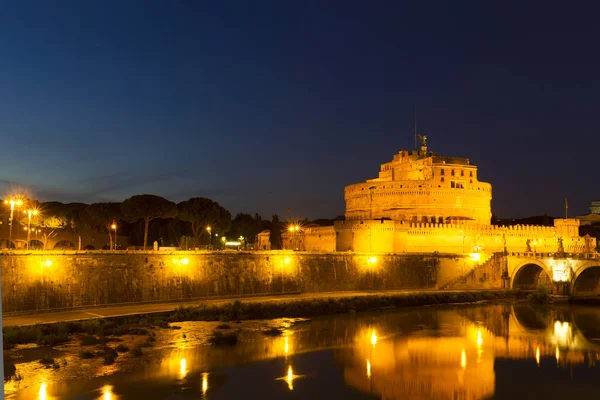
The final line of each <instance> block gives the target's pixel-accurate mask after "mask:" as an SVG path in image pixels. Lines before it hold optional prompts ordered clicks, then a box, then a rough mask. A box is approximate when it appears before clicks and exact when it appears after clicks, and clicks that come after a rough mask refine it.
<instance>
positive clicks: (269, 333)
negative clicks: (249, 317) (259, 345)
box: [262, 326, 283, 336]
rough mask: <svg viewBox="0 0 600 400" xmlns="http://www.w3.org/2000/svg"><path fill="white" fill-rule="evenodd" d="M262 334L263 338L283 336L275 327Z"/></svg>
mask: <svg viewBox="0 0 600 400" xmlns="http://www.w3.org/2000/svg"><path fill="white" fill-rule="evenodd" d="M262 333H263V335H265V336H280V335H282V334H283V331H282V330H281V329H279V328H277V327H275V326H272V327H270V328H269V329H265V330H264V331H262Z"/></svg>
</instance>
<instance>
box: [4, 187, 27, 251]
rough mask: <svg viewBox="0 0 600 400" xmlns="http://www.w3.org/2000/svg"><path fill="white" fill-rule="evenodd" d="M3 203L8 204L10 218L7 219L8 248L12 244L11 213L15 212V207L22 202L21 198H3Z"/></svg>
mask: <svg viewBox="0 0 600 400" xmlns="http://www.w3.org/2000/svg"><path fill="white" fill-rule="evenodd" d="M4 204H10V218H9V219H8V226H9V229H8V248H10V246H11V244H12V226H13V215H14V212H15V207H20V206H21V205H22V204H23V202H22V201H21V200H14V199H10V200H4Z"/></svg>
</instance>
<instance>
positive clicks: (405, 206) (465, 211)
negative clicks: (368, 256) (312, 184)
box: [344, 136, 492, 225]
mask: <svg viewBox="0 0 600 400" xmlns="http://www.w3.org/2000/svg"><path fill="white" fill-rule="evenodd" d="M426 140H427V138H426V137H425V136H421V149H420V150H418V151H417V150H415V151H406V150H401V151H400V152H399V153H398V154H395V155H394V158H393V159H392V160H391V161H389V162H386V163H383V164H381V168H380V171H379V175H378V177H377V178H374V179H368V180H367V181H366V182H361V183H356V184H353V185H349V186H346V188H345V189H344V198H345V200H346V219H348V220H369V219H382V218H383V219H391V220H394V221H409V222H427V223H455V222H457V221H461V222H463V223H464V222H468V221H471V222H473V223H477V224H480V225H489V224H490V221H491V217H492V211H491V200H492V185H490V184H489V183H487V182H481V181H479V180H478V178H477V166H475V165H472V164H471V163H470V161H469V159H468V158H457V157H446V156H441V155H439V154H437V153H434V152H431V151H428V149H427V143H426Z"/></svg>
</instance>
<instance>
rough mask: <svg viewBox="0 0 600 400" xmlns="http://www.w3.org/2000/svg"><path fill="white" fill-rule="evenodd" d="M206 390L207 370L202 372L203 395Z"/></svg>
mask: <svg viewBox="0 0 600 400" xmlns="http://www.w3.org/2000/svg"><path fill="white" fill-rule="evenodd" d="M207 391H208V372H203V373H202V394H203V395H205V394H206V392H207Z"/></svg>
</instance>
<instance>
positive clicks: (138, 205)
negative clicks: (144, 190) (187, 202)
mask: <svg viewBox="0 0 600 400" xmlns="http://www.w3.org/2000/svg"><path fill="white" fill-rule="evenodd" d="M121 211H122V212H123V216H124V217H125V219H126V220H128V221H130V222H137V221H139V220H140V219H142V220H144V250H146V245H147V243H148V226H149V225H150V221H152V220H154V219H157V218H175V217H176V216H177V205H176V204H175V203H173V202H171V201H169V200H167V199H165V198H163V197H160V196H154V195H151V194H141V195H137V196H132V197H130V198H128V199H127V200H125V201H124V202H123V203H121Z"/></svg>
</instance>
